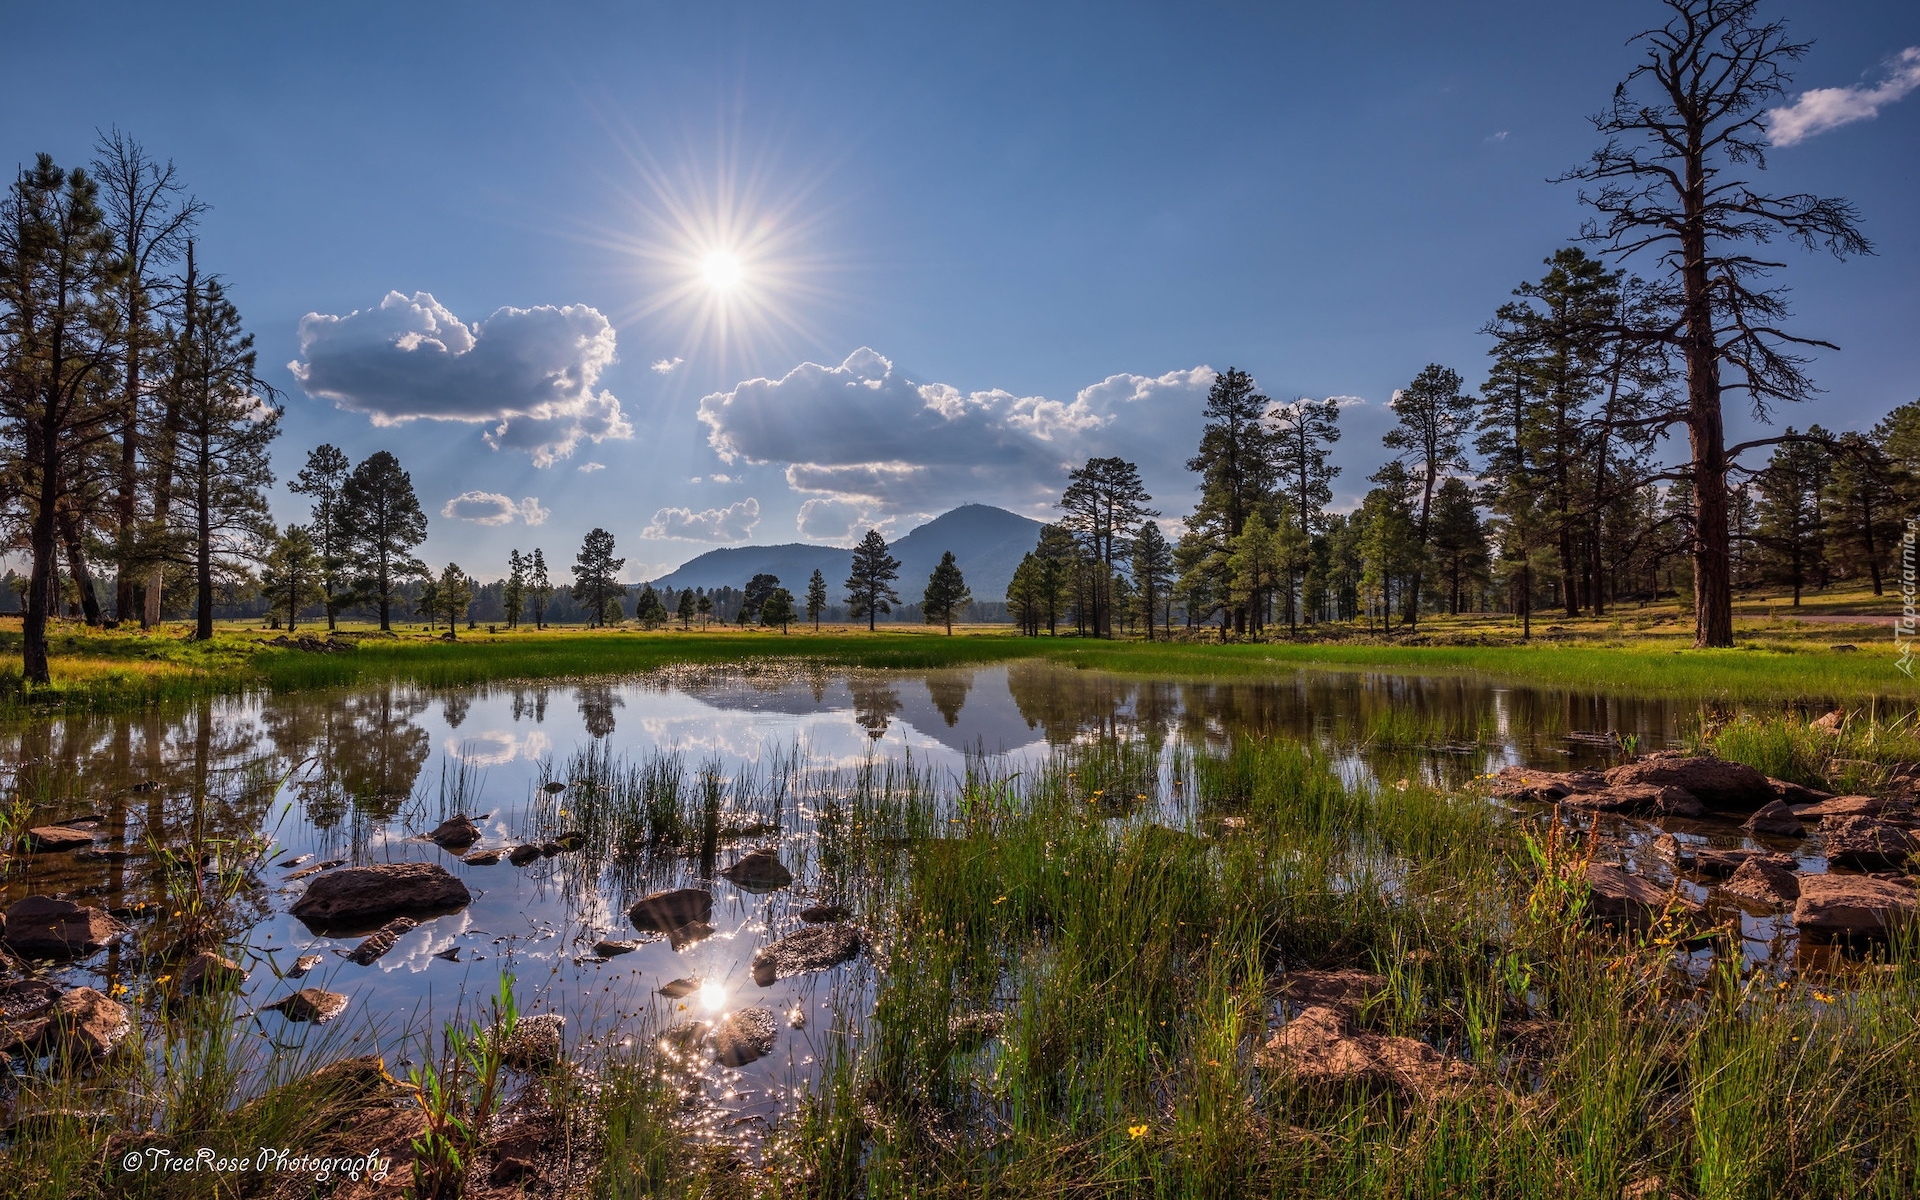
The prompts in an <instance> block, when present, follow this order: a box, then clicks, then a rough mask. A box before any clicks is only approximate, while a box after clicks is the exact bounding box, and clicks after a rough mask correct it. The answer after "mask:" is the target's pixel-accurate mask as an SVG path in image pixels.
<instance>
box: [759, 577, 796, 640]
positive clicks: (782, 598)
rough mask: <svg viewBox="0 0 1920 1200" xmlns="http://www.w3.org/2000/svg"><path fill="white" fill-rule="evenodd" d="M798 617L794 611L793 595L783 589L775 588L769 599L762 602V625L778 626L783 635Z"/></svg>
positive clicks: (768, 596)
mask: <svg viewBox="0 0 1920 1200" xmlns="http://www.w3.org/2000/svg"><path fill="white" fill-rule="evenodd" d="M797 615H798V614H796V613H795V612H794V611H793V593H792V592H790V591H788V590H787V589H785V588H783V587H777V588H774V589H773V591H772V592H770V593H769V594H768V595H767V598H766V599H765V600H762V601H761V602H760V623H761V624H762V625H767V626H773V625H778V626H779V627H780V632H781V633H785V632H786V631H787V626H788V625H789V624H791V623H792V622H793V620H794V619H795V617H796V616H797Z"/></svg>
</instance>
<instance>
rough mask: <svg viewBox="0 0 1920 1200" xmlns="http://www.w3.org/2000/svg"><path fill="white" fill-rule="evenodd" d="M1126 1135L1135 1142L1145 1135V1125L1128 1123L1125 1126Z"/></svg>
mask: <svg viewBox="0 0 1920 1200" xmlns="http://www.w3.org/2000/svg"><path fill="white" fill-rule="evenodd" d="M1127 1136H1128V1137H1130V1138H1132V1139H1133V1140H1134V1141H1136V1142H1137V1141H1139V1140H1140V1139H1141V1138H1143V1137H1145V1136H1147V1127H1146V1126H1145V1125H1129V1126H1127Z"/></svg>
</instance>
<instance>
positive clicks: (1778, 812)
mask: <svg viewBox="0 0 1920 1200" xmlns="http://www.w3.org/2000/svg"><path fill="white" fill-rule="evenodd" d="M1740 828H1742V829H1744V830H1746V831H1747V832H1748V833H1770V834H1773V835H1774V836H1775V837H1805V836H1806V835H1807V829H1806V826H1804V825H1802V824H1801V823H1800V815H1799V814H1798V813H1796V812H1794V811H1793V810H1792V809H1791V808H1788V807H1787V802H1786V801H1784V800H1774V801H1772V802H1770V803H1768V804H1767V805H1766V806H1765V807H1763V808H1761V809H1760V810H1759V811H1758V812H1756V813H1754V814H1753V815H1752V816H1750V817H1748V818H1747V820H1746V823H1745V824H1743V825H1741V826H1740Z"/></svg>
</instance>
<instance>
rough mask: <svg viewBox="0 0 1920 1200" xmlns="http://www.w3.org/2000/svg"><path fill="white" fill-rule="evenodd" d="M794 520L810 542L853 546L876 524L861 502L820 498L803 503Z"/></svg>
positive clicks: (803, 535)
mask: <svg viewBox="0 0 1920 1200" xmlns="http://www.w3.org/2000/svg"><path fill="white" fill-rule="evenodd" d="M793 523H794V525H795V527H797V528H798V529H799V530H800V536H801V537H803V538H806V539H807V540H808V541H811V542H827V543H829V544H831V545H836V546H850V545H852V544H853V542H854V540H855V539H856V538H858V537H860V536H861V535H862V534H864V533H865V532H866V531H867V530H869V529H871V528H873V527H874V526H875V525H876V524H877V522H875V521H874V519H873V518H872V517H871V516H869V515H868V513H867V510H866V509H865V508H863V507H862V506H860V505H857V504H848V503H846V502H845V501H842V500H822V499H819V498H817V497H816V498H815V499H812V500H809V501H807V502H806V503H805V504H802V505H801V506H800V512H799V513H798V514H797V515H796V516H795V517H794V522H793Z"/></svg>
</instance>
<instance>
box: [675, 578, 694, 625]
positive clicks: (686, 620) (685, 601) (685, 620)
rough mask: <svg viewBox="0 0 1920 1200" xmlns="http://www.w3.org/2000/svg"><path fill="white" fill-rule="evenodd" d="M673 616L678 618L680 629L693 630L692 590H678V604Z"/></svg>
mask: <svg viewBox="0 0 1920 1200" xmlns="http://www.w3.org/2000/svg"><path fill="white" fill-rule="evenodd" d="M674 615H675V616H677V617H679V618H680V628H682V629H692V628H693V589H692V588H681V589H680V604H679V606H678V607H677V608H676V610H675V612H674Z"/></svg>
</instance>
